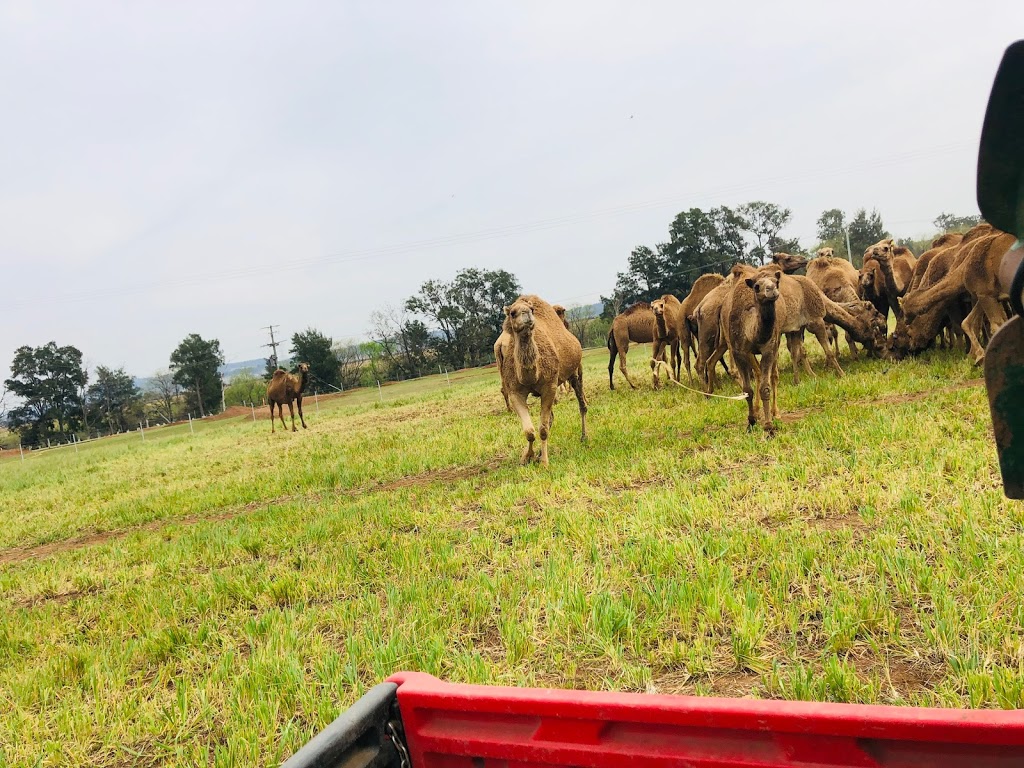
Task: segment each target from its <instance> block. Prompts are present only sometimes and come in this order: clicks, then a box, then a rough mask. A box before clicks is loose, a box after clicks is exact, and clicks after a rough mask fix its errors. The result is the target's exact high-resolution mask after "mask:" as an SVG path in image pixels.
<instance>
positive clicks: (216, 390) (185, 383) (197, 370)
mask: <svg viewBox="0 0 1024 768" xmlns="http://www.w3.org/2000/svg"><path fill="white" fill-rule="evenodd" d="M223 364H224V354H223V353H222V352H221V351H220V342H219V341H218V340H217V339H211V340H210V341H206V340H205V339H203V338H202V337H201V336H200V335H199V334H198V333H190V334H189V335H188V336H186V337H185V340H184V341H182V342H181V344H179V345H178V348H177V349H176V350H174V351H173V352H172V353H171V370H172V371H173V372H174V382H175V383H176V384H177V385H178V386H179V387H181V388H182V389H183V390H185V391H186V392H188V393H189V407H190V408H195V409H197V410H198V411H199V416H200V418H202V417H204V416H206V413H207V412H211V413H212V412H213V411H214V410H215V409H216V407H217V404H218V403H219V402H220V401H221V381H222V380H221V375H220V371H219V370H218V369H219V368H220V366H222V365H223Z"/></svg>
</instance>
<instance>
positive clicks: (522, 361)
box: [501, 295, 587, 466]
mask: <svg viewBox="0 0 1024 768" xmlns="http://www.w3.org/2000/svg"><path fill="white" fill-rule="evenodd" d="M504 329H505V330H506V331H507V332H508V333H510V334H511V336H512V338H511V342H510V343H509V344H508V348H507V350H506V354H503V355H502V363H501V384H502V388H503V389H505V390H506V391H507V392H508V395H509V400H510V401H511V404H512V408H513V410H515V412H516V414H518V416H519V418H520V419H521V420H522V423H523V433H524V434H525V435H526V449H525V450H524V451H523V456H522V462H523V463H524V464H526V463H527V462H529V461H530V460H531V459H533V458H534V451H533V441H534V440H535V439H536V435H535V433H534V427H533V420H532V419H531V418H530V409H529V408H528V407H527V405H526V398H527V397H529V396H530V395H534V396H536V397H539V398H540V453H539V454H538V455H537V460H538V461H539V462H540V463H541V464H543V465H544V466H547V465H548V435H549V433H550V431H551V423H552V419H553V411H552V408H553V407H554V404H555V391H556V390H557V389H558V385H559V384H560V383H561V382H563V381H568V382H569V384H570V385H572V388H573V391H574V392H575V393H576V400H577V401H578V402H579V406H580V438H581V439H582V440H586V439H587V401H586V399H585V397H584V395H583V366H582V360H583V348H582V347H581V346H580V342H579V339H577V338H576V337H575V336H573V335H572V334H571V333H570V332H569V331H568V329H566V327H565V325H564V324H563V323H562V321H561V320H560V319H559V317H558V315H557V314H555V311H554V309H553V308H552V307H551V305H550V304H548V303H547V302H546V301H544V300H543V299H541V298H540V297H538V296H533V295H527V296H520V297H519V298H517V299H516V300H515V301H514V302H513V303H512V304H511V305H509V306H507V307H505V324H504Z"/></svg>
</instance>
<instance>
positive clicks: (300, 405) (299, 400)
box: [295, 395, 306, 429]
mask: <svg viewBox="0 0 1024 768" xmlns="http://www.w3.org/2000/svg"><path fill="white" fill-rule="evenodd" d="M295 403H296V405H298V406H299V421H301V422H302V428H303V429H305V428H306V419H305V418H304V417H303V415H302V395H299V396H298V397H297V398H295Z"/></svg>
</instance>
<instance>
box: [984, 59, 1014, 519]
mask: <svg viewBox="0 0 1024 768" xmlns="http://www.w3.org/2000/svg"><path fill="white" fill-rule="evenodd" d="M978 208H979V209H980V210H981V215H982V216H984V217H985V219H986V220H987V221H988V222H989V223H990V224H992V226H993V227H995V228H996V229H1000V230H1002V231H1003V232H1010V233H1012V234H1014V235H1016V236H1017V237H1018V238H1021V236H1022V234H1021V233H1022V232H1024V40H1021V41H1018V42H1016V43H1014V44H1013V45H1011V46H1010V47H1009V48H1007V49H1006V52H1005V53H1004V54H1003V60H1002V62H1001V63H1000V64H999V71H998V72H996V79H995V82H994V83H993V84H992V93H991V95H990V96H989V100H988V109H987V110H986V112H985V124H984V127H983V128H982V131H981V146H980V147H979V149H978ZM1022 256H1024V250H1022V248H1021V244H1020V242H1019V241H1018V242H1017V243H1016V244H1015V246H1014V247H1013V248H1012V249H1011V250H1010V251H1008V252H1007V254H1006V255H1005V256H1004V257H1003V260H1002V264H1001V265H1000V268H999V283H1000V285H1001V286H1002V290H1004V291H1005V292H1006V294H1007V296H1008V297H1009V300H1010V306H1011V307H1012V309H1013V311H1014V315H1015V317H1012V318H1010V320H1009V321H1007V322H1006V323H1004V324H1003V325H1002V326H1001V327H1000V328H999V330H998V331H997V332H996V334H995V335H994V336H993V337H992V339H991V341H989V343H988V346H987V347H986V348H985V389H986V390H988V402H989V408H990V410H991V414H992V427H993V431H994V432H995V439H996V449H997V450H998V452H999V470H1000V472H1001V473H1002V476H1003V492H1004V493H1005V494H1006V495H1007V496H1008V497H1009V498H1011V499H1024V320H1022V319H1021V315H1024V306H1022V302H1021V295H1022V292H1024V258H1022Z"/></svg>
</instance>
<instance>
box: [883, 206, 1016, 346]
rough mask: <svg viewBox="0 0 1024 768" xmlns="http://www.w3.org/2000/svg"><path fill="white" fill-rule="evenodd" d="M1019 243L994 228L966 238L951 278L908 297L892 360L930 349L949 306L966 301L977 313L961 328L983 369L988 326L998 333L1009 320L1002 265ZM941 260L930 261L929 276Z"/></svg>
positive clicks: (894, 342)
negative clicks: (1007, 255)
mask: <svg viewBox="0 0 1024 768" xmlns="http://www.w3.org/2000/svg"><path fill="white" fill-rule="evenodd" d="M985 226H987V225H985ZM972 234H973V236H972ZM1015 239H1016V238H1015V237H1014V236H1013V235H1011V234H1007V233H1005V232H1000V231H999V230H997V229H994V228H992V229H990V230H989V232H988V234H985V233H983V232H978V233H973V230H972V231H971V232H968V234H967V235H965V236H964V239H963V240H962V241H961V243H960V245H959V246H958V248H957V254H956V255H955V257H954V264H953V266H952V268H951V269H950V270H949V272H948V273H946V275H945V276H944V277H943V278H942V279H941V280H939V281H938V282H936V283H935V284H933V285H931V286H929V287H926V288H920V289H918V290H917V291H914V292H913V293H911V294H908V295H907V296H905V297H904V299H903V301H902V312H903V322H900V323H897V327H896V331H895V332H894V333H893V336H892V339H891V341H890V352H891V354H892V356H893V357H896V358H902V357H904V356H906V355H908V354H916V353H918V352H920V351H922V350H924V349H926V348H927V347H928V346H929V345H930V344H931V343H932V341H933V340H934V339H935V336H936V335H937V334H938V331H939V329H940V328H941V327H942V324H943V322H944V320H945V317H946V316H947V315H948V313H949V308H950V305H951V304H954V303H955V302H957V301H959V300H960V299H961V298H963V297H964V296H968V297H970V299H971V303H972V305H973V307H972V309H971V311H970V312H969V313H968V314H967V317H965V318H964V319H963V322H962V323H961V327H962V328H963V330H964V333H965V334H966V335H967V338H968V339H969V340H970V344H971V347H970V354H971V358H972V359H973V361H974V363H975V365H980V364H981V363H982V361H983V360H984V359H985V347H984V345H983V344H982V339H983V337H984V336H985V332H986V325H987V326H988V327H989V328H990V329H991V331H992V332H995V331H996V330H997V329H998V328H999V326H1001V325H1002V324H1003V323H1004V322H1005V321H1006V319H1007V314H1006V311H1005V308H1004V306H1003V300H1004V299H1005V298H1006V295H1005V293H1004V291H1003V288H1002V286H1001V285H1000V283H999V264H1000V262H1001V261H1002V258H1003V256H1004V255H1005V254H1006V252H1007V251H1008V250H1010V248H1011V247H1013V243H1014V241H1015ZM938 258H939V257H938V256H936V257H935V258H933V259H932V263H931V264H930V265H929V271H931V269H932V268H933V267H934V266H935V262H936V260H937V259H938Z"/></svg>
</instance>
